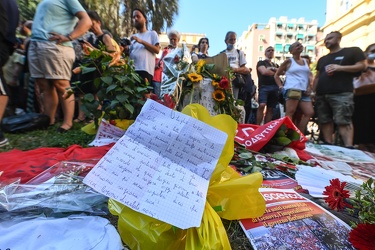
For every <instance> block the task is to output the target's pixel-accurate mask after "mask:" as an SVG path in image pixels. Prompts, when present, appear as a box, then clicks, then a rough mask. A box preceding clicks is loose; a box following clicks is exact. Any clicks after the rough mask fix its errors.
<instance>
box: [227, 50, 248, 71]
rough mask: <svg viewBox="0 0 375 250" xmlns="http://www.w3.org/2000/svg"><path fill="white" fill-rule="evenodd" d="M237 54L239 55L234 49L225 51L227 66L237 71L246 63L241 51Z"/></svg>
mask: <svg viewBox="0 0 375 250" xmlns="http://www.w3.org/2000/svg"><path fill="white" fill-rule="evenodd" d="M239 52H240V54H238V51H237V49H235V48H234V49H232V50H225V54H227V57H228V64H229V66H230V67H231V68H233V69H237V68H239V67H241V66H242V65H245V64H246V63H247V62H246V58H245V54H244V53H243V51H241V50H240V51H239Z"/></svg>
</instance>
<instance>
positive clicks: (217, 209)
mask: <svg viewBox="0 0 375 250" xmlns="http://www.w3.org/2000/svg"><path fill="white" fill-rule="evenodd" d="M212 208H213V209H214V210H215V211H216V212H222V211H223V206H221V205H219V206H214V207H212Z"/></svg>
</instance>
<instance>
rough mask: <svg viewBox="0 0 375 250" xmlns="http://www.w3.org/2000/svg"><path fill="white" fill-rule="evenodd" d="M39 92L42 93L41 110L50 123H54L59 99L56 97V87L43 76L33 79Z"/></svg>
mask: <svg viewBox="0 0 375 250" xmlns="http://www.w3.org/2000/svg"><path fill="white" fill-rule="evenodd" d="M35 83H36V84H38V86H39V88H40V91H41V93H42V94H43V110H44V114H46V115H48V116H49V119H50V122H49V123H50V124H55V116H56V110H57V105H58V104H59V99H58V97H57V92H56V88H55V87H54V86H53V84H52V83H51V82H50V81H49V80H47V79H44V78H38V79H35Z"/></svg>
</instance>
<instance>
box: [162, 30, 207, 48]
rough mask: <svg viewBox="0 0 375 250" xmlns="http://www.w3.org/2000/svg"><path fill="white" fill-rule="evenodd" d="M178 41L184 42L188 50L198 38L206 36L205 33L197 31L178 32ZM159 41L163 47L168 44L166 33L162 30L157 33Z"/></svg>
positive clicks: (196, 43)
mask: <svg viewBox="0 0 375 250" xmlns="http://www.w3.org/2000/svg"><path fill="white" fill-rule="evenodd" d="M180 36H181V37H180V43H186V45H187V47H188V48H189V51H191V49H192V47H193V45H198V42H199V39H201V38H203V37H206V34H199V33H180ZM159 42H160V46H161V48H165V47H167V46H168V44H169V38H168V34H167V33H165V32H163V33H161V34H159Z"/></svg>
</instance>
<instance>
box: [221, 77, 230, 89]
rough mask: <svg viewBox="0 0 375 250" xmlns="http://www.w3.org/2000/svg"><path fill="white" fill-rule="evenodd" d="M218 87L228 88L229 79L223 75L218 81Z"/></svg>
mask: <svg viewBox="0 0 375 250" xmlns="http://www.w3.org/2000/svg"><path fill="white" fill-rule="evenodd" d="M219 87H220V88H221V89H228V88H229V80H228V79H227V78H226V77H225V76H223V77H222V78H221V80H220V82H219Z"/></svg>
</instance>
